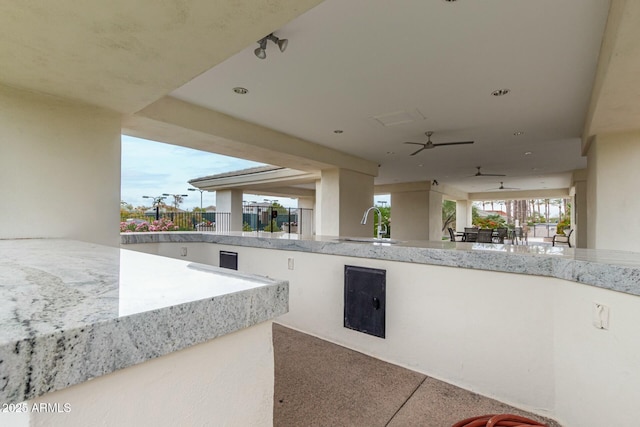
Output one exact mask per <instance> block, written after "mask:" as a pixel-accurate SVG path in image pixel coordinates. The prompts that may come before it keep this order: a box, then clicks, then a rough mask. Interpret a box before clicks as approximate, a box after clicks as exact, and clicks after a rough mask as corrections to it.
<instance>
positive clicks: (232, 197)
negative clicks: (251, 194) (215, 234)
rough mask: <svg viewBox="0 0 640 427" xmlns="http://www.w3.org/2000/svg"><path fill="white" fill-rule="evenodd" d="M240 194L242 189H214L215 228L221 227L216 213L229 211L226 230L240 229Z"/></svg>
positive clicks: (219, 228)
mask: <svg viewBox="0 0 640 427" xmlns="http://www.w3.org/2000/svg"><path fill="white" fill-rule="evenodd" d="M242 194H243V193H242V190H221V191H216V230H221V229H222V228H223V226H222V224H220V225H219V224H218V215H217V213H218V212H221V213H225V212H230V214H231V215H230V217H229V225H228V231H242ZM221 218H222V216H221ZM222 231H226V230H222Z"/></svg>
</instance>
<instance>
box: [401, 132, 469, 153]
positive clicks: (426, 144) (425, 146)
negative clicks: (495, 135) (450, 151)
mask: <svg viewBox="0 0 640 427" xmlns="http://www.w3.org/2000/svg"><path fill="white" fill-rule="evenodd" d="M424 134H425V135H427V142H405V144H413V145H422V148H420V149H419V150H418V151H416V152H413V153H411V155H412V156H415V155H416V154H418V153H419V152H421V151H422V150H429V149H431V148H436V147H441V146H443V145H461V144H473V141H457V142H441V143H438V144H434V143H433V142H431V135H433V131H427V132H425V133H424Z"/></svg>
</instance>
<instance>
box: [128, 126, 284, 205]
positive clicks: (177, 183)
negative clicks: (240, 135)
mask: <svg viewBox="0 0 640 427" xmlns="http://www.w3.org/2000/svg"><path fill="white" fill-rule="evenodd" d="M260 165H262V163H257V162H252V161H249V160H242V159H237V158H235V157H228V156H222V155H219V154H213V153H208V152H205V151H198V150H192V149H190V148H184V147H179V146H176V145H170V144H163V143H160V142H155V141H148V140H145V139H140V138H134V137H131V136H126V135H122V170H121V187H120V188H121V189H120V192H121V194H120V199H121V200H123V201H125V202H127V203H131V204H132V205H133V206H134V207H136V206H141V205H144V206H151V200H149V199H143V198H142V196H151V197H155V196H161V195H162V194H163V193H169V194H188V195H189V197H185V198H184V203H182V205H180V208H181V209H193V208H195V207H200V192H199V191H187V189H188V188H193V187H192V186H191V185H189V184H188V181H189V180H190V179H193V178H198V177H202V176H207V175H215V174H217V173H222V172H229V171H233V170H238V169H245V168H250V167H254V166H260ZM258 197H259V198H258ZM264 198H270V199H274V198H275V199H278V202H279V203H280V204H282V205H283V206H286V207H295V206H296V201H295V200H293V199H285V198H278V197H270V196H263V195H253V196H250V195H245V200H258V201H263V199H264ZM167 201H169V200H167ZM202 204H203V206H209V205H215V204H216V196H215V192H213V193H212V192H204V193H202Z"/></svg>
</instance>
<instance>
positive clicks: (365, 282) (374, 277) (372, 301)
mask: <svg viewBox="0 0 640 427" xmlns="http://www.w3.org/2000/svg"><path fill="white" fill-rule="evenodd" d="M386 282H387V272H386V270H379V269H376V268H365V267H356V266H353V265H345V266H344V327H345V328H349V329H354V330H356V331H360V332H364V333H365V334H369V335H373V336H376V337H380V338H384V337H385V311H386V302H387V298H386V286H387V284H386Z"/></svg>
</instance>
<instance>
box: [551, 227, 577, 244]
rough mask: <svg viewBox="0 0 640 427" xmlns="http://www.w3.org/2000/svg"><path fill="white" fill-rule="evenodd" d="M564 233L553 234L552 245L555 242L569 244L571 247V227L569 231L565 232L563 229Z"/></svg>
mask: <svg viewBox="0 0 640 427" xmlns="http://www.w3.org/2000/svg"><path fill="white" fill-rule="evenodd" d="M564 233H565V234H556V235H554V236H553V241H552V242H551V245H552V246H555V245H556V243H563V244H567V245H569V247H571V240H570V239H571V234H572V233H573V228H572V229H571V230H569V233H568V234H567V231H566V230H565V232H564Z"/></svg>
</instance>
